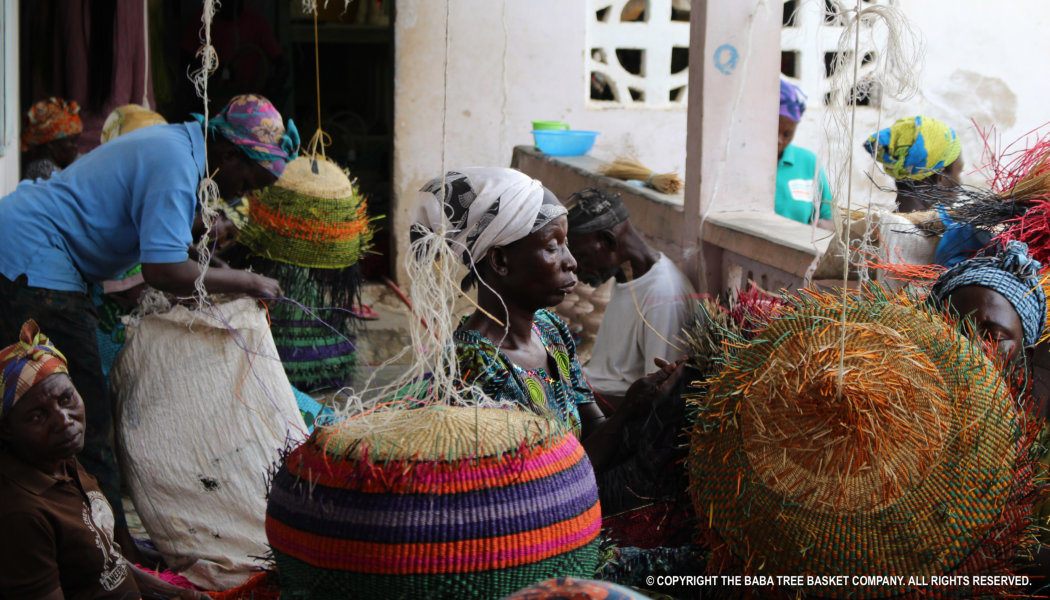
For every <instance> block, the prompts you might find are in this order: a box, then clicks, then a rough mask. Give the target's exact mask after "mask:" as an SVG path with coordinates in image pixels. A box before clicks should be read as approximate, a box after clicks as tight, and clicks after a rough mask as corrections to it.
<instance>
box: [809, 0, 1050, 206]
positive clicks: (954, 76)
mask: <svg viewBox="0 0 1050 600" xmlns="http://www.w3.org/2000/svg"><path fill="white" fill-rule="evenodd" d="M809 1H813V0H809ZM821 1H822V0H821ZM896 5H897V6H898V7H899V8H900V9H901V10H902V11H903V12H904V14H905V15H906V16H907V17H908V19H909V21H910V22H911V24H912V26H913V27H914V28H915V29H916V30H917V31H918V32H919V33H920V35H921V37H922V38H923V40H924V41H925V50H926V53H925V57H924V60H923V63H922V69H921V71H920V79H919V81H920V85H919V89H920V93H919V94H918V95H916V96H915V97H913V98H911V99H908V100H905V101H896V100H890V99H887V100H886V101H884V102H883V106H882V109H881V116H880V111H877V110H874V109H862V110H860V111H859V112H858V113H857V125H856V133H855V135H854V137H853V148H854V150H855V152H856V154H855V156H854V161H855V169H854V174H853V191H854V197H853V201H854V203H857V202H860V203H861V204H865V203H866V202H867V199H868V197H869V194H870V195H871V196H872V200H873V202H874V203H876V204H883V205H892V202H893V196H892V194H883V193H880V192H878V191H873V186H872V185H871V184H870V182H869V181H868V179H867V177H866V176H865V174H864V173H866V172H871V173H872V174H873V176H874V177H875V179H876V180H877V181H879V182H880V183H881V184H883V185H885V186H887V187H889V188H891V189H892V187H893V183H892V180H891V179H890V178H888V177H886V176H885V175H884V174H883V173H882V172H881V170H880V169H878V167H874V168H872V166H873V161H872V159H871V158H870V157H869V156H868V154H867V153H866V152H864V150H863V148H861V144H862V143H863V141H864V139H865V138H866V137H867V136H868V135H869V134H871V133H872V132H874V131H876V130H877V129H878V128H879V127H887V126H889V125H890V124H892V123H893V121H894V120H896V119H897V118H900V117H905V116H913V115H916V114H923V115H928V116H931V117H935V118H937V119H940V120H942V121H944V122H946V123H948V124H949V125H950V126H952V127H953V128H955V130H956V132H957V133H958V134H959V135H960V138H961V140H962V144H963V159H964V160H965V164H966V168H965V174H964V181H966V182H967V183H970V184H974V185H978V186H983V185H984V183H985V179H986V178H985V174H984V173H982V172H972V170H973V169H974V168H975V167H977V166H980V165H981V164H983V163H984V162H985V161H983V160H982V156H981V154H982V152H983V148H984V145H983V142H982V140H981V137H980V135H979V134H978V129H977V127H975V126H974V124H973V123H972V122H971V120H973V121H976V124H977V125H978V126H980V127H981V128H987V127H989V126H992V125H994V126H995V128H996V136H997V137H998V139H999V140H1000V141H1001V142H1002V144H1003V145H1006V144H1007V143H1009V142H1012V141H1014V140H1016V139H1018V138H1020V137H1022V136H1024V135H1025V134H1026V133H1028V132H1029V131H1031V130H1032V129H1035V128H1036V127H1039V126H1041V125H1043V124H1046V123H1047V122H1048V121H1050V110H1048V109H1047V106H1048V100H1050V88H1048V87H1047V83H1046V82H1047V76H1046V68H1045V66H1044V63H1045V60H1044V58H1043V57H1046V56H1050V37H1048V36H1047V35H1046V32H1047V30H1048V28H1050V3H1047V2H1046V1H1045V0H1011V1H1010V2H1009V3H1006V4H994V3H989V2H987V0H955V1H954V2H951V3H944V2H939V1H937V0H898V2H897V3H896ZM814 96H815V95H814V94H812V93H810V99H811V100H815V101H813V102H811V105H812V106H813V109H812V110H807V112H806V115H805V117H804V118H803V122H802V123H801V124H800V125H799V128H798V132H797V133H796V136H795V143H797V144H799V145H801V146H803V147H808V148H810V149H813V150H814V151H816V152H817V153H818V154H820V155H821V157H822V159H823V161H824V162H825V164H828V165H831V164H832V163H833V162H834V161H836V160H838V161H840V162H842V161H845V160H846V157H843V156H838V157H835V156H830V152H829V144H828V143H827V135H828V133H829V132H827V131H826V129H825V124H824V115H823V111H822V110H821V108H820V107H819V97H817V98H814ZM1044 131H1050V129H1044ZM830 133H831V135H839V136H841V135H848V131H846V132H838V131H832V132H830ZM1021 147H1022V148H1023V147H1024V146H1023V144H1022V145H1021ZM829 170H831V169H829ZM837 196H838V198H839V201H840V204H841V203H842V202H844V201H845V200H844V199H845V195H844V193H843V192H842V191H840V192H839V193H838V194H837Z"/></svg>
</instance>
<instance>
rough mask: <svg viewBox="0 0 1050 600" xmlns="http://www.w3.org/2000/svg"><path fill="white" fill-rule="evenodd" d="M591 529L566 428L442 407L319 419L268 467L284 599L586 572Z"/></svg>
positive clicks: (487, 594)
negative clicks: (337, 420)
mask: <svg viewBox="0 0 1050 600" xmlns="http://www.w3.org/2000/svg"><path fill="white" fill-rule="evenodd" d="M600 527H601V508H600V506H599V504H598V491H597V488H596V487H595V482H594V473H593V472H592V470H591V465H590V462H589V461H588V460H587V456H586V454H585V453H584V451H583V448H582V447H581V446H580V444H579V442H577V441H576V438H575V436H574V435H573V434H572V433H571V432H569V431H567V430H566V429H564V428H563V427H561V426H560V425H558V424H557V423H555V422H553V421H550V420H546V419H543V418H542V417H538V416H535V415H532V414H530V413H525V412H520V411H514V410H503V409H475V408H467V407H444V406H432V407H428V408H421V409H414V410H387V411H383V412H377V413H373V414H371V415H367V416H364V417H357V418H354V419H348V420H346V421H344V422H343V423H341V424H339V425H337V426H332V427H327V428H319V429H317V430H316V431H315V432H314V434H313V436H312V437H311V438H310V439H309V440H307V442H306V443H304V444H303V445H302V446H300V447H299V448H298V449H296V450H295V451H293V452H292V453H291V454H289V455H288V457H287V459H286V460H285V462H284V464H283V465H282V466H281V467H280V470H279V471H278V472H277V474H276V476H275V477H274V480H273V484H272V487H271V490H270V499H269V504H268V506H267V515H266V532H267V537H268V539H269V542H270V545H271V547H272V549H273V554H274V557H275V559H276V564H277V570H278V574H279V577H280V582H281V593H282V596H283V597H291V598H346V597H351V596H352V597H359V598H413V599H414V598H457V599H462V598H477V599H479V600H480V599H486V600H487V599H491V598H500V597H503V596H505V595H507V594H510V593H511V592H514V591H516V590H518V589H520V588H522V587H525V586H527V585H531V584H533V583H535V582H536V581H539V580H542V579H546V578H549V577H554V576H577V577H589V576H592V575H593V573H594V572H595V570H596V569H597V566H598V565H597V561H598V542H597V535H598V530H599V529H600Z"/></svg>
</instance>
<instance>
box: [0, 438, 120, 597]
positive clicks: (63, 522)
mask: <svg viewBox="0 0 1050 600" xmlns="http://www.w3.org/2000/svg"><path fill="white" fill-rule="evenodd" d="M0 499H2V500H0V536H2V538H3V539H2V541H0V598H38V597H41V596H45V595H47V594H49V593H51V592H53V591H54V590H55V589H56V588H58V587H61V588H62V594H63V596H65V598H66V600H81V599H84V600H87V599H95V598H105V599H111V598H112V599H118V598H119V599H120V600H137V599H139V598H141V596H140V594H139V591H138V588H137V587H136V586H135V580H134V578H133V577H132V574H131V567H130V566H128V563H127V561H125V560H124V558H123V557H122V556H121V555H120V551H119V550H118V549H117V546H116V544H114V542H113V511H112V509H110V507H109V503H108V502H106V498H105V496H103V495H102V492H100V491H99V489H98V483H97V482H96V481H95V478H94V477H92V476H91V475H88V474H87V473H86V472H85V471H84V468H83V467H81V466H80V463H79V462H78V461H77V460H76V459H70V461H69V462H68V463H67V464H66V476H65V477H62V478H59V479H56V478H54V477H52V476H50V475H47V474H45V473H44V472H43V471H40V470H38V469H36V468H34V467H32V466H31V465H29V464H28V463H26V462H24V461H23V460H21V459H19V458H16V457H15V456H12V455H11V454H9V453H7V452H4V451H0Z"/></svg>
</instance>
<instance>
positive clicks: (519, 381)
mask: <svg viewBox="0 0 1050 600" xmlns="http://www.w3.org/2000/svg"><path fill="white" fill-rule="evenodd" d="M464 321H465V320H464ZM532 330H533V331H534V332H536V334H537V335H539V337H540V340H541V341H542V342H543V347H544V348H546V350H547V368H540V369H536V370H528V369H523V368H521V367H519V366H518V365H515V364H514V363H513V362H512V361H511V360H510V359H509V358H507V356H506V355H505V354H504V353H503V352H501V351H500V350H499V349H498V348H496V346H495V345H494V344H493V343H492V342H491V341H489V340H488V339H486V338H485V337H484V336H482V335H481V334H480V333H478V332H477V331H475V330H473V329H466V328H464V327H462V326H461V327H460V328H459V329H457V330H456V333H455V336H454V339H455V341H456V357H457V358H458V359H459V365H460V373H461V374H462V377H463V379H464V380H465V381H467V382H470V383H473V384H475V385H477V386H478V387H480V388H481V389H482V391H484V392H485V394H486V395H488V396H489V397H490V398H492V399H493V400H496V401H504V400H511V401H513V402H516V403H518V404H520V405H522V406H524V407H527V408H529V409H530V410H533V411H535V412H537V413H539V414H546V415H550V416H553V417H554V418H556V419H558V420H559V421H561V422H562V423H564V424H565V425H566V426H568V427H571V428H572V430H573V431H575V432H576V435H577V437H579V435H580V411H579V406H580V405H581V404H588V403H591V402H594V394H592V393H591V390H590V387H589V386H588V385H587V382H586V380H584V378H583V370H582V369H581V368H580V362H579V360H577V358H576V344H575V342H573V340H572V335H571V334H570V333H569V329H568V327H566V326H565V323H564V322H563V321H562V320H561V319H560V318H558V316H557V315H555V314H554V313H553V312H551V311H549V310H540V311H537V312H536V315H535V317H533V321H532Z"/></svg>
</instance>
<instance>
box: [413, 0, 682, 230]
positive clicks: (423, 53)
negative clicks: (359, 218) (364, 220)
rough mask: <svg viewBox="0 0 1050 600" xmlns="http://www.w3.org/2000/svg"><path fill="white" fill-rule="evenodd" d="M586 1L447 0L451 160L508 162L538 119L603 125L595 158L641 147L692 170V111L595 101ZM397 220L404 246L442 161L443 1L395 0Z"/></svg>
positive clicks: (643, 152)
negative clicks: (413, 209)
mask: <svg viewBox="0 0 1050 600" xmlns="http://www.w3.org/2000/svg"><path fill="white" fill-rule="evenodd" d="M587 5H588V3H587V2H586V1H585V0H528V1H523V0H451V19H450V27H449V38H450V39H449V43H450V49H449V56H448V58H449V63H448V64H449V67H448V104H447V110H446V111H444V114H445V117H446V120H445V130H446V135H445V151H444V158H445V165H446V166H447V167H448V168H452V167H457V166H458V167H463V166H475V165H491V166H507V165H509V164H510V159H511V150H512V148H513V147H514V146H515V145H517V144H531V143H532V136H531V135H530V134H529V131H530V130H531V129H532V127H531V121H533V120H561V121H565V122H567V123H569V125H570V126H572V128H573V129H593V130H597V131H600V132H602V134H601V135H600V136H599V137H598V141H597V143H596V145H595V147H594V150H593V151H592V152H591V154H592V155H594V156H596V157H598V158H604V159H612V158H614V157H615V156H616V155H617V154H622V153H631V154H636V155H637V156H638V157H639V158H641V159H642V160H643V161H644V162H645V163H646V164H647V165H649V166H650V167H652V168H655V169H660V170H678V171H679V173H681V174H683V175H684V172H685V164H684V163H685V133H686V132H685V110H684V109H682V108H673V109H592V108H588V107H587V106H586V101H587V97H588V95H589V87H588V86H589V84H588V76H587V72H586V70H585V66H584V58H585V51H586V42H585V30H586V14H587V13H586V11H587V10H588V8H587ZM395 44H396V45H395V48H396V50H395V52H396V58H395V60H396V63H395V75H394V78H395V83H394V193H395V203H394V207H395V208H394V214H393V215H392V218H393V223H394V230H395V232H396V234H397V238H396V239H397V240H398V242H397V245H398V246H399V247H400V248H404V247H405V246H406V240H407V233H406V231H407V225H408V223H407V218H408V210H409V207H410V206H411V203H412V201H413V200H414V199H415V192H416V190H418V189H419V187H420V186H421V185H422V184H423V183H425V182H426V181H427V180H428V179H430V178H431V177H434V176H437V175H439V174H440V173H441V168H442V114H443V110H442V106H443V99H442V89H443V84H442V82H443V70H444V63H443V57H444V48H445V3H444V2H440V1H434V0H399V1H398V4H397V18H396V21H395Z"/></svg>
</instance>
